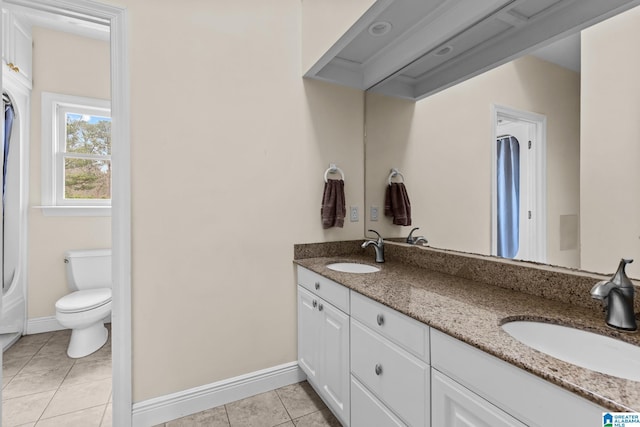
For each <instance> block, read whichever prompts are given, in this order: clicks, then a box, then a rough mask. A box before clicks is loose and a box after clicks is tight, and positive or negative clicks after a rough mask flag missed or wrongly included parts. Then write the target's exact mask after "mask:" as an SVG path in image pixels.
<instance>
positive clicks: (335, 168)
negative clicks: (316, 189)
mask: <svg viewBox="0 0 640 427" xmlns="http://www.w3.org/2000/svg"><path fill="white" fill-rule="evenodd" d="M338 172H340V175H341V176H342V180H343V181H344V172H342V169H340V168H339V167H338V166H336V165H335V164H333V163H330V164H329V169H327V170H326V171H325V172H324V182H329V178H328V175H329V174H330V173H338Z"/></svg>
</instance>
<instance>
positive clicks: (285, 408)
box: [274, 389, 293, 424]
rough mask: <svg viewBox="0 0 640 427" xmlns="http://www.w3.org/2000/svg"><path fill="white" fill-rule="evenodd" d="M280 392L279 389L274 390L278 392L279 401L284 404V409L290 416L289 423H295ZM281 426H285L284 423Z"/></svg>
mask: <svg viewBox="0 0 640 427" xmlns="http://www.w3.org/2000/svg"><path fill="white" fill-rule="evenodd" d="M278 390H279V389H275V390H274V391H275V392H276V396H278V400H279V401H280V404H282V407H283V408H284V410H285V412H286V413H287V415H288V416H289V421H291V422H293V417H292V416H291V414H290V413H289V410H288V409H287V405H285V404H284V401H283V400H282V397H280V393H278ZM281 424H284V423H281Z"/></svg>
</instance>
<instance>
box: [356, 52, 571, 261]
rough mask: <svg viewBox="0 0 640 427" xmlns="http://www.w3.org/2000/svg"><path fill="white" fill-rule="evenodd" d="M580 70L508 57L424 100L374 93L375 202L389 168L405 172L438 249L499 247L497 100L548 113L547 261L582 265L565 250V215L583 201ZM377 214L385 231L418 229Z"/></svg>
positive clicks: (371, 155) (416, 211)
mask: <svg viewBox="0 0 640 427" xmlns="http://www.w3.org/2000/svg"><path fill="white" fill-rule="evenodd" d="M579 99H580V76H579V74H578V73H575V72H573V71H569V70H567V69H565V68H561V67H558V66H556V65H554V64H551V63H549V62H546V61H542V60H540V59H537V58H535V57H523V58H521V59H518V60H516V61H513V62H511V63H508V64H505V65H503V66H501V67H498V68H496V69H494V70H491V71H489V72H487V73H484V74H482V75H480V76H477V77H475V78H473V79H470V80H468V81H466V82H464V83H461V84H458V85H456V86H454V87H452V88H449V89H447V90H445V91H443V92H440V93H438V94H435V95H433V96H431V97H428V98H425V99H423V100H421V101H419V102H417V103H415V104H414V103H412V102H408V101H402V100H395V99H391V98H388V97H384V96H381V95H375V94H368V95H367V108H366V110H367V117H366V121H367V141H366V158H367V166H366V169H367V194H366V201H367V209H368V207H369V206H371V205H377V206H379V207H381V208H382V207H383V206H384V189H385V185H386V182H387V177H388V175H389V169H390V168H392V167H397V168H399V169H400V171H401V172H402V173H403V174H404V177H405V180H406V183H405V184H406V186H407V190H408V192H409V196H410V199H411V207H412V211H413V226H414V227H420V232H419V234H424V235H425V236H426V237H427V239H428V240H429V244H430V245H432V246H434V247H439V248H447V249H455V250H460V251H465V252H474V253H481V254H489V253H490V252H491V217H490V214H491V162H492V160H491V148H490V145H489V144H490V142H491V137H492V136H491V135H492V126H493V124H492V123H493V119H492V117H491V106H492V104H496V105H501V106H507V107H512V108H515V109H519V110H525V111H530V112H534V113H539V114H543V115H545V116H546V117H547V179H548V183H547V192H548V197H547V228H548V236H547V258H548V259H547V261H548V262H550V263H552V264H561V265H569V266H577V263H578V261H579V251H578V249H574V250H565V251H561V250H560V216H561V215H577V214H578V209H579V190H578V188H579V187H578V186H579V163H578V158H579V144H580V142H579V121H580V117H579V105H580V104H579ZM380 218H381V220H380V221H378V222H370V223H368V225H370V226H371V227H372V228H375V229H378V230H381V231H382V233H383V235H387V236H403V237H406V235H407V234H408V232H409V230H410V227H400V226H395V225H392V224H391V221H390V220H389V219H388V218H384V217H383V212H382V210H381V212H380Z"/></svg>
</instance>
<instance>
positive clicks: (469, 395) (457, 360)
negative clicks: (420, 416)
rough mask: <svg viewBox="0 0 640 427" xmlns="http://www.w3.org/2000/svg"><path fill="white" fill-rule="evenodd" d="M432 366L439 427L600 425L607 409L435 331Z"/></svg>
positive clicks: (432, 343)
mask: <svg viewBox="0 0 640 427" xmlns="http://www.w3.org/2000/svg"><path fill="white" fill-rule="evenodd" d="M431 366H432V392H433V396H432V413H433V425H434V427H435V426H438V427H447V426H469V427H471V426H474V427H480V426H491V427H495V426H518V427H520V426H523V425H527V426H552V425H553V426H580V427H600V426H602V413H603V412H606V411H607V410H606V409H605V408H603V407H600V406H598V405H596V404H594V403H592V402H590V401H588V400H586V399H583V398H581V397H579V396H577V395H575V394H573V393H571V392H569V391H567V390H565V389H563V388H561V387H558V386H556V385H555V384H552V383H549V382H547V381H545V380H543V379H541V378H539V377H537V376H535V375H532V374H530V373H528V372H526V371H524V370H522V369H520V368H517V367H515V366H513V365H511V364H509V363H507V362H505V361H503V360H500V359H498V358H496V357H494V356H491V355H489V354H487V353H485V352H483V351H481V350H478V349H477V348H475V347H472V346H470V345H468V344H466V343H463V342H462V341H459V340H456V339H455V338H452V337H450V336H448V335H446V334H444V333H442V332H439V331H436V330H432V332H431ZM469 414H473V415H474V416H475V417H471V416H468V415H469Z"/></svg>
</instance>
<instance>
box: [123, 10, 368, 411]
mask: <svg viewBox="0 0 640 427" xmlns="http://www.w3.org/2000/svg"><path fill="white" fill-rule="evenodd" d="M114 3H116V4H119V5H121V6H125V7H127V8H128V17H129V43H130V76H131V110H132V112H131V120H132V130H131V132H132V134H131V137H132V140H131V147H132V153H131V156H132V205H133V207H132V210H133V211H132V234H133V247H132V251H133V254H132V262H133V265H132V270H133V273H132V274H133V277H132V293H133V295H132V298H133V393H134V401H135V402H139V401H142V400H145V399H149V398H153V397H156V396H163V395H166V394H168V393H172V392H178V391H181V390H185V389H189V388H191V387H196V386H200V385H203V384H209V383H212V382H215V381H219V380H223V379H226V378H230V377H234V376H237V375H241V374H245V373H249V372H253V371H256V370H259V369H263V368H268V367H272V366H275V365H278V364H282V363H287V362H291V361H294V360H296V358H297V352H296V286H295V281H294V268H293V264H292V258H293V245H294V243H300V242H317V241H330V240H343V239H346V240H348V239H358V238H362V235H363V232H362V230H363V223H362V222H356V223H350V222H349V221H347V222H346V223H345V227H344V228H342V229H329V230H323V229H322V227H321V221H320V202H321V198H322V190H323V185H324V182H323V174H324V172H325V169H326V168H327V167H328V164H329V163H330V162H335V163H337V164H338V165H339V166H340V167H341V168H342V169H343V170H344V172H345V174H346V192H347V194H346V197H347V204H349V205H357V206H360V207H362V206H363V195H364V182H363V176H364V170H363V165H364V161H363V148H362V138H363V126H362V123H363V118H364V117H363V103H364V96H363V94H362V92H359V91H356V90H351V89H345V88H341V87H338V86H332V85H329V84H325V83H320V82H315V81H304V80H303V79H302V74H303V71H302V69H301V63H302V59H301V24H302V3H301V1H300V0H267V1H266V0H249V1H243V2H229V1H224V2H223V1H193V2H189V3H188V4H185V5H184V6H182V5H181V6H180V7H176V4H175V2H172V1H168V0H158V1H154V3H153V7H149V3H148V2H147V1H141V0H127V1H114Z"/></svg>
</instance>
